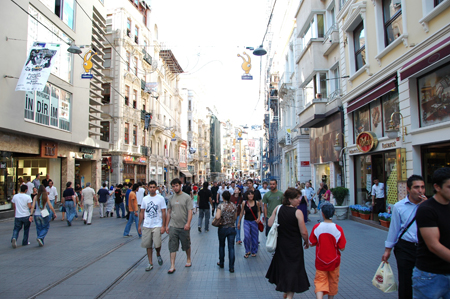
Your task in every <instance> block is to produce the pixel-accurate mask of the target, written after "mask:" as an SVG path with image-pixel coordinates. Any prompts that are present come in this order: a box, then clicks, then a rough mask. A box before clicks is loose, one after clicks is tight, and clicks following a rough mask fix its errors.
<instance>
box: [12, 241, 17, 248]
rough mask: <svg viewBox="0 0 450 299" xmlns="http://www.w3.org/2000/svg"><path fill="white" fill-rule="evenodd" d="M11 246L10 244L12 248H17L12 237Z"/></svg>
mask: <svg viewBox="0 0 450 299" xmlns="http://www.w3.org/2000/svg"><path fill="white" fill-rule="evenodd" d="M11 246H12V248H17V240H16V239H12V241H11Z"/></svg>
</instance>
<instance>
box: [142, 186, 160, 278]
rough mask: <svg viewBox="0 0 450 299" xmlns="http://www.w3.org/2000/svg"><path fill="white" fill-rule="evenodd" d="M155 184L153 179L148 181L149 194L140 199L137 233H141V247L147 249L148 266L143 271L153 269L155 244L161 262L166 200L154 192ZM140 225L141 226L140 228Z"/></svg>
mask: <svg viewBox="0 0 450 299" xmlns="http://www.w3.org/2000/svg"><path fill="white" fill-rule="evenodd" d="M157 188H158V187H157V184H156V182H155V181H150V183H148V191H149V194H148V195H147V196H145V197H144V198H143V199H142V203H141V208H140V213H139V226H138V233H139V234H141V235H142V242H141V247H142V248H146V249H147V257H148V266H147V268H145V271H150V270H152V269H153V250H152V245H153V244H154V245H155V249H156V257H157V258H158V264H159V265H160V266H161V265H162V264H163V259H162V257H161V235H162V234H164V232H165V230H166V227H165V226H164V224H165V223H166V209H167V207H166V200H165V199H164V197H162V196H161V195H159V194H156V189H157ZM141 225H142V228H141Z"/></svg>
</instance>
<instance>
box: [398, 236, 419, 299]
mask: <svg viewBox="0 0 450 299" xmlns="http://www.w3.org/2000/svg"><path fill="white" fill-rule="evenodd" d="M416 249H417V246H416V245H415V244H414V243H411V242H407V241H405V240H402V239H400V240H399V241H398V242H397V244H396V245H395V247H394V254H395V259H396V260H397V269H398V298H399V299H412V297H413V293H412V273H413V269H414V265H415V263H416Z"/></svg>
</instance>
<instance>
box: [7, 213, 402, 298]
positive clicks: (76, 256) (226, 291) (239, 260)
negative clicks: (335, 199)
mask: <svg viewBox="0 0 450 299" xmlns="http://www.w3.org/2000/svg"><path fill="white" fill-rule="evenodd" d="M60 219H61V213H58V219H57V220H55V221H53V222H52V223H51V227H50V231H49V233H48V235H47V237H46V239H45V246H44V247H43V248H40V247H38V244H37V242H36V227H35V225H34V223H33V224H32V225H31V228H30V238H29V241H30V242H31V245H29V246H25V247H22V246H21V245H19V246H18V247H17V248H16V249H12V247H11V245H10V238H11V234H12V229H13V220H12V219H10V220H5V221H2V222H0V244H1V245H0V269H1V271H0V298H196V299H201V298H234V297H239V298H282V293H279V292H276V291H275V286H274V285H271V284H270V283H268V281H267V279H266V278H265V274H266V271H267V269H268V267H269V264H270V261H271V254H269V253H268V252H267V251H266V250H265V248H264V243H265V237H263V234H262V233H261V234H260V240H261V246H260V250H259V252H258V256H257V257H253V258H252V257H250V258H249V259H244V257H243V256H244V254H245V249H244V246H243V245H237V246H235V248H236V264H235V273H233V274H232V273H230V272H229V271H228V255H226V258H225V268H224V269H219V267H218V266H217V265H216V263H217V261H218V255H219V254H218V239H217V228H215V227H210V231H209V232H208V233H205V232H203V233H199V232H198V231H197V216H196V215H195V216H194V220H193V227H192V230H191V239H192V264H193V265H192V267H191V268H185V267H184V265H185V262H186V255H185V254H184V252H181V251H179V253H178V255H177V261H176V272H175V273H174V274H172V275H169V274H167V270H168V269H169V267H170V260H169V252H168V238H167V235H166V234H165V235H164V236H163V237H164V238H165V239H164V241H163V245H162V257H163V259H164V265H163V266H161V267H160V266H158V264H157V262H156V258H155V257H154V269H153V270H152V271H150V272H145V267H146V266H147V257H146V255H145V250H144V249H143V248H141V247H140V240H139V239H137V238H136V237H135V236H136V235H137V234H136V230H135V229H134V228H133V229H132V230H131V234H133V237H132V238H123V237H122V235H123V229H124V227H125V223H126V220H124V219H117V218H104V219H100V218H99V216H98V209H95V217H94V220H93V224H92V225H91V226H86V225H83V221H82V220H76V221H74V223H73V226H72V227H68V226H67V224H66V222H65V221H60ZM311 219H312V222H311V223H308V224H307V228H308V231H309V232H310V231H311V229H312V227H313V224H314V223H317V219H318V217H317V216H316V215H312V217H311ZM336 222H337V223H338V224H339V225H341V226H342V227H343V229H344V232H345V234H346V237H347V247H346V250H345V251H344V252H343V254H342V262H341V274H340V283H339V294H338V295H337V296H336V298H396V297H397V293H391V294H384V293H382V292H381V291H379V290H378V289H376V288H375V287H374V286H372V284H371V281H372V278H373V275H374V273H375V271H376V269H377V267H378V266H379V264H380V261H381V255H382V254H383V251H384V240H385V238H386V235H387V232H385V231H383V230H379V229H376V228H372V227H369V226H366V225H364V224H360V223H356V222H354V221H350V220H343V221H336ZM241 233H242V235H243V231H242V232H241ZM21 241H22V231H21V233H20V236H19V240H18V244H22V242H21ZM314 253H315V249H314V248H310V249H307V250H306V251H305V264H306V271H307V273H308V276H309V280H310V284H311V287H310V289H309V291H307V292H305V293H303V294H296V295H295V296H294V298H315V295H314V273H315V269H314ZM154 254H155V253H154ZM390 261H391V262H392V264H391V266H392V268H393V270H394V272H395V274H396V275H397V271H396V264H395V258H394V256H392V257H391V260H390Z"/></svg>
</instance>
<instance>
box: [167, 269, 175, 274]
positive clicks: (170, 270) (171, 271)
mask: <svg viewBox="0 0 450 299" xmlns="http://www.w3.org/2000/svg"><path fill="white" fill-rule="evenodd" d="M175 270H176V269H169V271H167V273H169V274H173V273H174V272H175Z"/></svg>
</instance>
